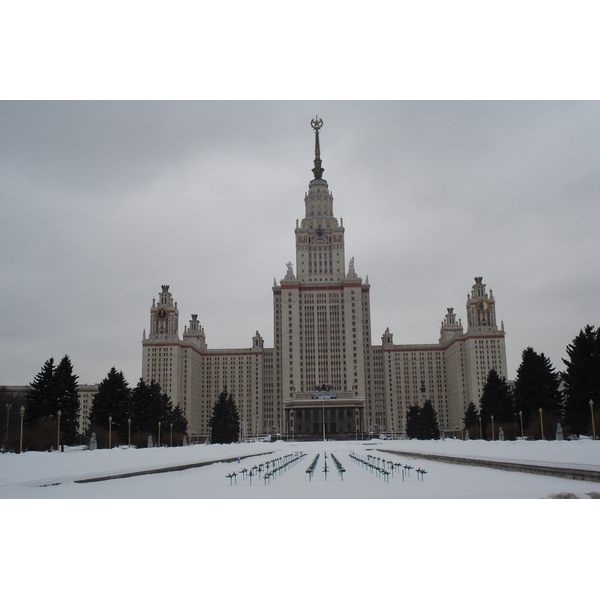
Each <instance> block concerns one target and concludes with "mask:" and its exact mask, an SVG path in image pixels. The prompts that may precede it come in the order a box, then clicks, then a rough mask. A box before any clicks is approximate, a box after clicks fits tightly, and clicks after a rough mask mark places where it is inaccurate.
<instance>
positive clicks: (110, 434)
mask: <svg viewBox="0 0 600 600" xmlns="http://www.w3.org/2000/svg"><path fill="white" fill-rule="evenodd" d="M111 448H112V417H108V449H109V450H110V449H111Z"/></svg>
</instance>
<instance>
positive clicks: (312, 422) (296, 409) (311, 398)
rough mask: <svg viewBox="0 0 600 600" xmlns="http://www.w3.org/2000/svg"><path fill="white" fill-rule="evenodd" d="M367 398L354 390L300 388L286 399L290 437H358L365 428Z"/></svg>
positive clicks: (286, 420)
mask: <svg viewBox="0 0 600 600" xmlns="http://www.w3.org/2000/svg"><path fill="white" fill-rule="evenodd" d="M364 410H365V399H364V398H358V397H356V396H355V395H354V393H353V392H325V393H320V392H313V393H311V392H300V393H294V394H293V397H292V398H290V399H289V400H285V401H284V402H283V411H284V419H285V430H286V431H287V434H288V439H296V440H323V439H330V440H341V439H356V438H357V437H358V436H359V435H361V433H362V432H363V431H364Z"/></svg>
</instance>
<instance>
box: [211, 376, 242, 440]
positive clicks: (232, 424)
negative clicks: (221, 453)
mask: <svg viewBox="0 0 600 600" xmlns="http://www.w3.org/2000/svg"><path fill="white" fill-rule="evenodd" d="M210 427H211V430H212V443H213V444H231V443H233V442H237V441H238V437H239V433H240V417H239V414H238V409H237V406H236V404H235V401H234V400H233V396H232V395H231V394H227V386H225V387H224V388H223V391H222V392H221V394H220V395H219V399H218V400H217V401H216V402H215V404H214V406H213V414H212V417H211V419H210Z"/></svg>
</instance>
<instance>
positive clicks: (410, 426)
mask: <svg viewBox="0 0 600 600" xmlns="http://www.w3.org/2000/svg"><path fill="white" fill-rule="evenodd" d="M420 433H421V407H420V406H419V405H418V404H413V405H411V406H409V407H408V410H407V411H406V435H407V437H408V438H409V439H419V435H420Z"/></svg>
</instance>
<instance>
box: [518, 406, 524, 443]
mask: <svg viewBox="0 0 600 600" xmlns="http://www.w3.org/2000/svg"><path fill="white" fill-rule="evenodd" d="M519 419H521V437H522V438H523V437H525V436H524V435H523V411H522V410H520V411H519Z"/></svg>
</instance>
